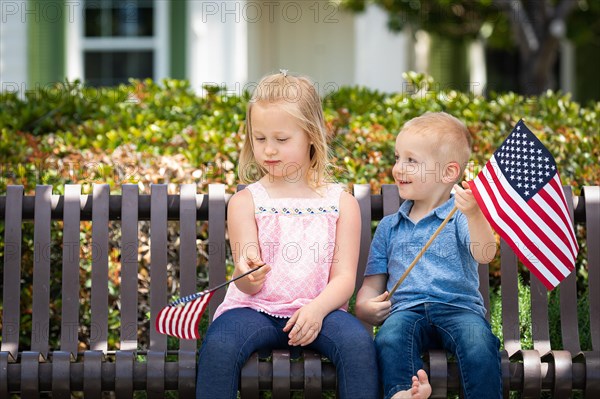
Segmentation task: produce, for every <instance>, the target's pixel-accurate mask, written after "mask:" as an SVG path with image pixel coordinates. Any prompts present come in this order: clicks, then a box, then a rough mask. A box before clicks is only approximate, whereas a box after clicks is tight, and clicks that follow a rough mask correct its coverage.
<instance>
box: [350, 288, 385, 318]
mask: <svg viewBox="0 0 600 399" xmlns="http://www.w3.org/2000/svg"><path fill="white" fill-rule="evenodd" d="M387 296H388V292H387V291H386V292H384V293H383V294H381V295H378V296H376V297H374V298H370V299H367V300H365V301H363V302H362V303H361V304H360V305H359V304H358V303H357V304H356V313H357V316H358V318H359V319H361V320H363V321H365V322H367V323H369V324H371V325H373V326H380V325H381V324H383V322H384V321H385V319H387V318H388V316H389V315H390V311H391V310H392V302H391V301H388V300H387ZM359 313H360V315H359Z"/></svg>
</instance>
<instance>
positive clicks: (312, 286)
mask: <svg viewBox="0 0 600 399" xmlns="http://www.w3.org/2000/svg"><path fill="white" fill-rule="evenodd" d="M246 189H247V190H250V193H251V194H252V198H253V200H254V212H255V220H256V225H257V226H258V241H259V246H260V253H261V255H262V260H263V261H264V262H266V263H267V264H269V265H270V266H271V271H270V272H269V274H268V275H267V279H266V280H265V283H264V285H263V288H262V289H261V290H260V291H259V292H258V293H256V294H254V295H247V294H244V293H243V292H241V291H240V290H239V289H238V288H237V287H236V286H235V283H233V284H230V285H229V287H228V289H227V294H226V295H225V300H224V301H223V303H221V305H220V306H219V307H218V308H217V312H216V314H215V318H217V317H219V315H221V314H222V313H224V312H225V311H227V310H230V309H234V308H241V307H248V308H252V309H255V310H257V311H259V312H264V313H267V314H269V315H271V316H275V317H291V316H292V315H293V314H294V312H296V310H298V309H300V308H301V307H302V306H304V305H306V304H308V303H309V302H311V301H312V300H313V299H314V298H316V297H317V296H318V295H319V294H320V293H321V291H323V290H324V289H325V286H326V285H327V283H328V282H329V272H330V270H331V265H332V261H333V257H334V254H335V251H336V248H335V237H336V225H337V219H338V216H339V203H340V195H341V193H342V191H343V189H342V187H341V186H339V185H334V184H332V185H329V186H328V187H327V192H326V194H325V195H324V196H323V197H321V198H270V197H269V194H268V193H267V191H266V189H265V188H264V186H263V185H262V184H261V183H260V182H256V183H253V184H250V185H248V187H246Z"/></svg>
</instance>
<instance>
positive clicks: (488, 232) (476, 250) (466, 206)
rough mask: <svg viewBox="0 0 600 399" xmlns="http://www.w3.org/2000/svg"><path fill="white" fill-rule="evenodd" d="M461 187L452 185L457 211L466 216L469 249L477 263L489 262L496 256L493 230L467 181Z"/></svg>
mask: <svg viewBox="0 0 600 399" xmlns="http://www.w3.org/2000/svg"><path fill="white" fill-rule="evenodd" d="M462 185H463V187H460V186H459V185H458V184H455V185H454V190H455V194H454V203H455V205H456V207H457V208H458V210H459V211H461V212H462V213H463V214H464V215H465V216H466V217H467V224H468V226H469V235H470V238H471V243H470V249H471V254H472V255H473V258H475V260H476V261H477V262H478V263H490V262H491V261H492V260H493V259H494V257H495V256H496V251H497V244H496V237H495V236H494V231H493V230H492V227H491V226H490V223H489V222H488V221H487V219H486V218H485V216H484V215H483V212H481V208H479V204H478V203H477V200H476V199H475V196H474V195H473V191H471V189H470V188H469V183H467V182H462Z"/></svg>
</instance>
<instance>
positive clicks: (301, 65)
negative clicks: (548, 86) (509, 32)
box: [0, 0, 595, 98]
mask: <svg viewBox="0 0 600 399" xmlns="http://www.w3.org/2000/svg"><path fill="white" fill-rule="evenodd" d="M457 46H459V47H457ZM432 49H435V50H434V51H432ZM562 50H563V51H562V52H561V57H560V62H559V68H557V81H558V82H560V85H559V87H560V88H561V90H563V91H568V92H576V98H577V94H578V93H577V91H581V92H583V91H584V90H588V91H589V89H588V88H589V87H590V84H589V81H588V80H587V79H585V78H580V77H581V76H583V75H589V73H583V74H582V73H579V71H581V70H584V69H585V68H586V67H587V68H588V69H589V68H590V67H589V65H588V64H589V62H587V61H586V62H579V60H578V58H577V57H576V55H577V54H576V53H577V52H574V49H573V48H572V47H571V46H569V45H568V44H565V45H564V46H563V47H562ZM588 53H589V52H588ZM490 54H493V53H490V52H489V51H488V50H486V49H485V47H484V45H483V43H480V42H475V43H468V44H466V43H463V44H460V43H459V44H457V43H451V44H449V43H447V42H446V43H444V38H438V39H435V38H434V39H433V40H432V38H430V37H429V35H427V34H426V33H424V32H416V34H414V35H413V34H404V33H403V34H397V33H392V32H390V31H389V30H388V28H387V15H386V14H385V12H383V11H382V10H380V9H379V8H378V7H376V6H370V7H368V8H367V10H366V12H364V13H362V14H352V13H350V12H347V11H344V10H342V9H341V8H340V7H339V5H337V4H336V3H335V2H333V1H330V0H174V1H171V0H0V91H5V92H6V91H9V92H19V93H21V94H22V93H24V92H26V91H31V90H40V89H43V88H45V87H49V86H50V85H53V84H55V83H56V82H64V80H65V79H68V80H70V81H73V80H75V79H79V80H81V81H84V82H86V84H88V85H95V86H106V85H109V86H110V85H116V84H119V83H127V82H128V79H129V78H131V77H133V78H139V79H143V78H152V79H154V80H160V79H163V78H167V77H169V78H177V79H187V80H189V81H190V82H191V84H192V86H193V88H194V89H196V90H197V91H198V92H201V91H202V87H203V85H206V84H211V85H219V86H221V87H223V88H224V89H226V90H228V91H233V92H236V93H241V92H242V91H243V90H245V89H251V88H252V86H253V85H255V84H256V83H257V82H258V80H259V79H260V78H261V77H262V76H263V75H265V74H268V73H271V72H274V71H278V70H279V69H288V70H289V71H290V72H292V73H299V74H305V75H308V76H310V77H311V78H313V80H314V81H315V84H316V85H317V87H318V89H319V91H320V92H321V93H322V94H326V93H328V92H331V91H334V90H336V88H337V87H340V86H342V85H360V86H366V87H369V88H372V89H377V90H380V91H385V92H399V91H403V90H405V89H406V88H405V87H403V86H404V82H403V79H402V73H403V72H404V71H408V70H414V71H418V72H427V73H430V74H432V75H433V76H434V77H435V78H436V81H438V82H441V88H456V89H461V90H470V91H472V92H474V93H475V94H481V93H485V92H486V89H489V90H511V89H512V90H514V89H515V88H514V87H512V86H511V84H510V82H511V78H512V79H514V78H515V74H516V73H517V72H516V70H514V68H513V67H512V66H514V65H516V63H517V62H518V61H515V60H512V61H511V60H510V59H509V58H507V57H505V56H504V55H499V56H498V57H500V59H502V60H504V61H505V62H504V64H507V65H508V67H507V68H504V69H502V68H499V67H501V66H502V63H499V62H497V60H498V57H497V58H490ZM506 61H508V62H506ZM486 64H487V65H488V66H489V67H488V68H487V70H486ZM582 68H583V69H582ZM594 74H595V72H594ZM593 76H595V75H593ZM575 77H577V78H578V79H577V81H576V80H575ZM488 80H489V84H488ZM514 80H516V79H514ZM579 81H585V82H587V83H586V84H585V85H583V86H582V85H580V84H579ZM507 82H508V84H509V86H508V87H506V84H507ZM503 85H504V86H503ZM580 86H582V87H583V89H582V88H581V87H580ZM511 87H512V88H511ZM583 97H584V98H585V97H586V96H583ZM588 97H589V96H588Z"/></svg>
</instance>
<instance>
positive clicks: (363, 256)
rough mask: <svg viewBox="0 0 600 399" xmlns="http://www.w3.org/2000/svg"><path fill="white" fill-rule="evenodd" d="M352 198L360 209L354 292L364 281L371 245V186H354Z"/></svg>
mask: <svg viewBox="0 0 600 399" xmlns="http://www.w3.org/2000/svg"><path fill="white" fill-rule="evenodd" d="M354 197H355V198H356V200H357V201H358V206H359V207H360V222H361V227H360V254H359V256H358V271H357V273H356V286H355V291H358V289H359V288H360V286H361V285H362V282H363V280H364V274H365V269H366V267H367V260H368V257H369V248H370V244H371V186H370V185H369V184H355V185H354Z"/></svg>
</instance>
